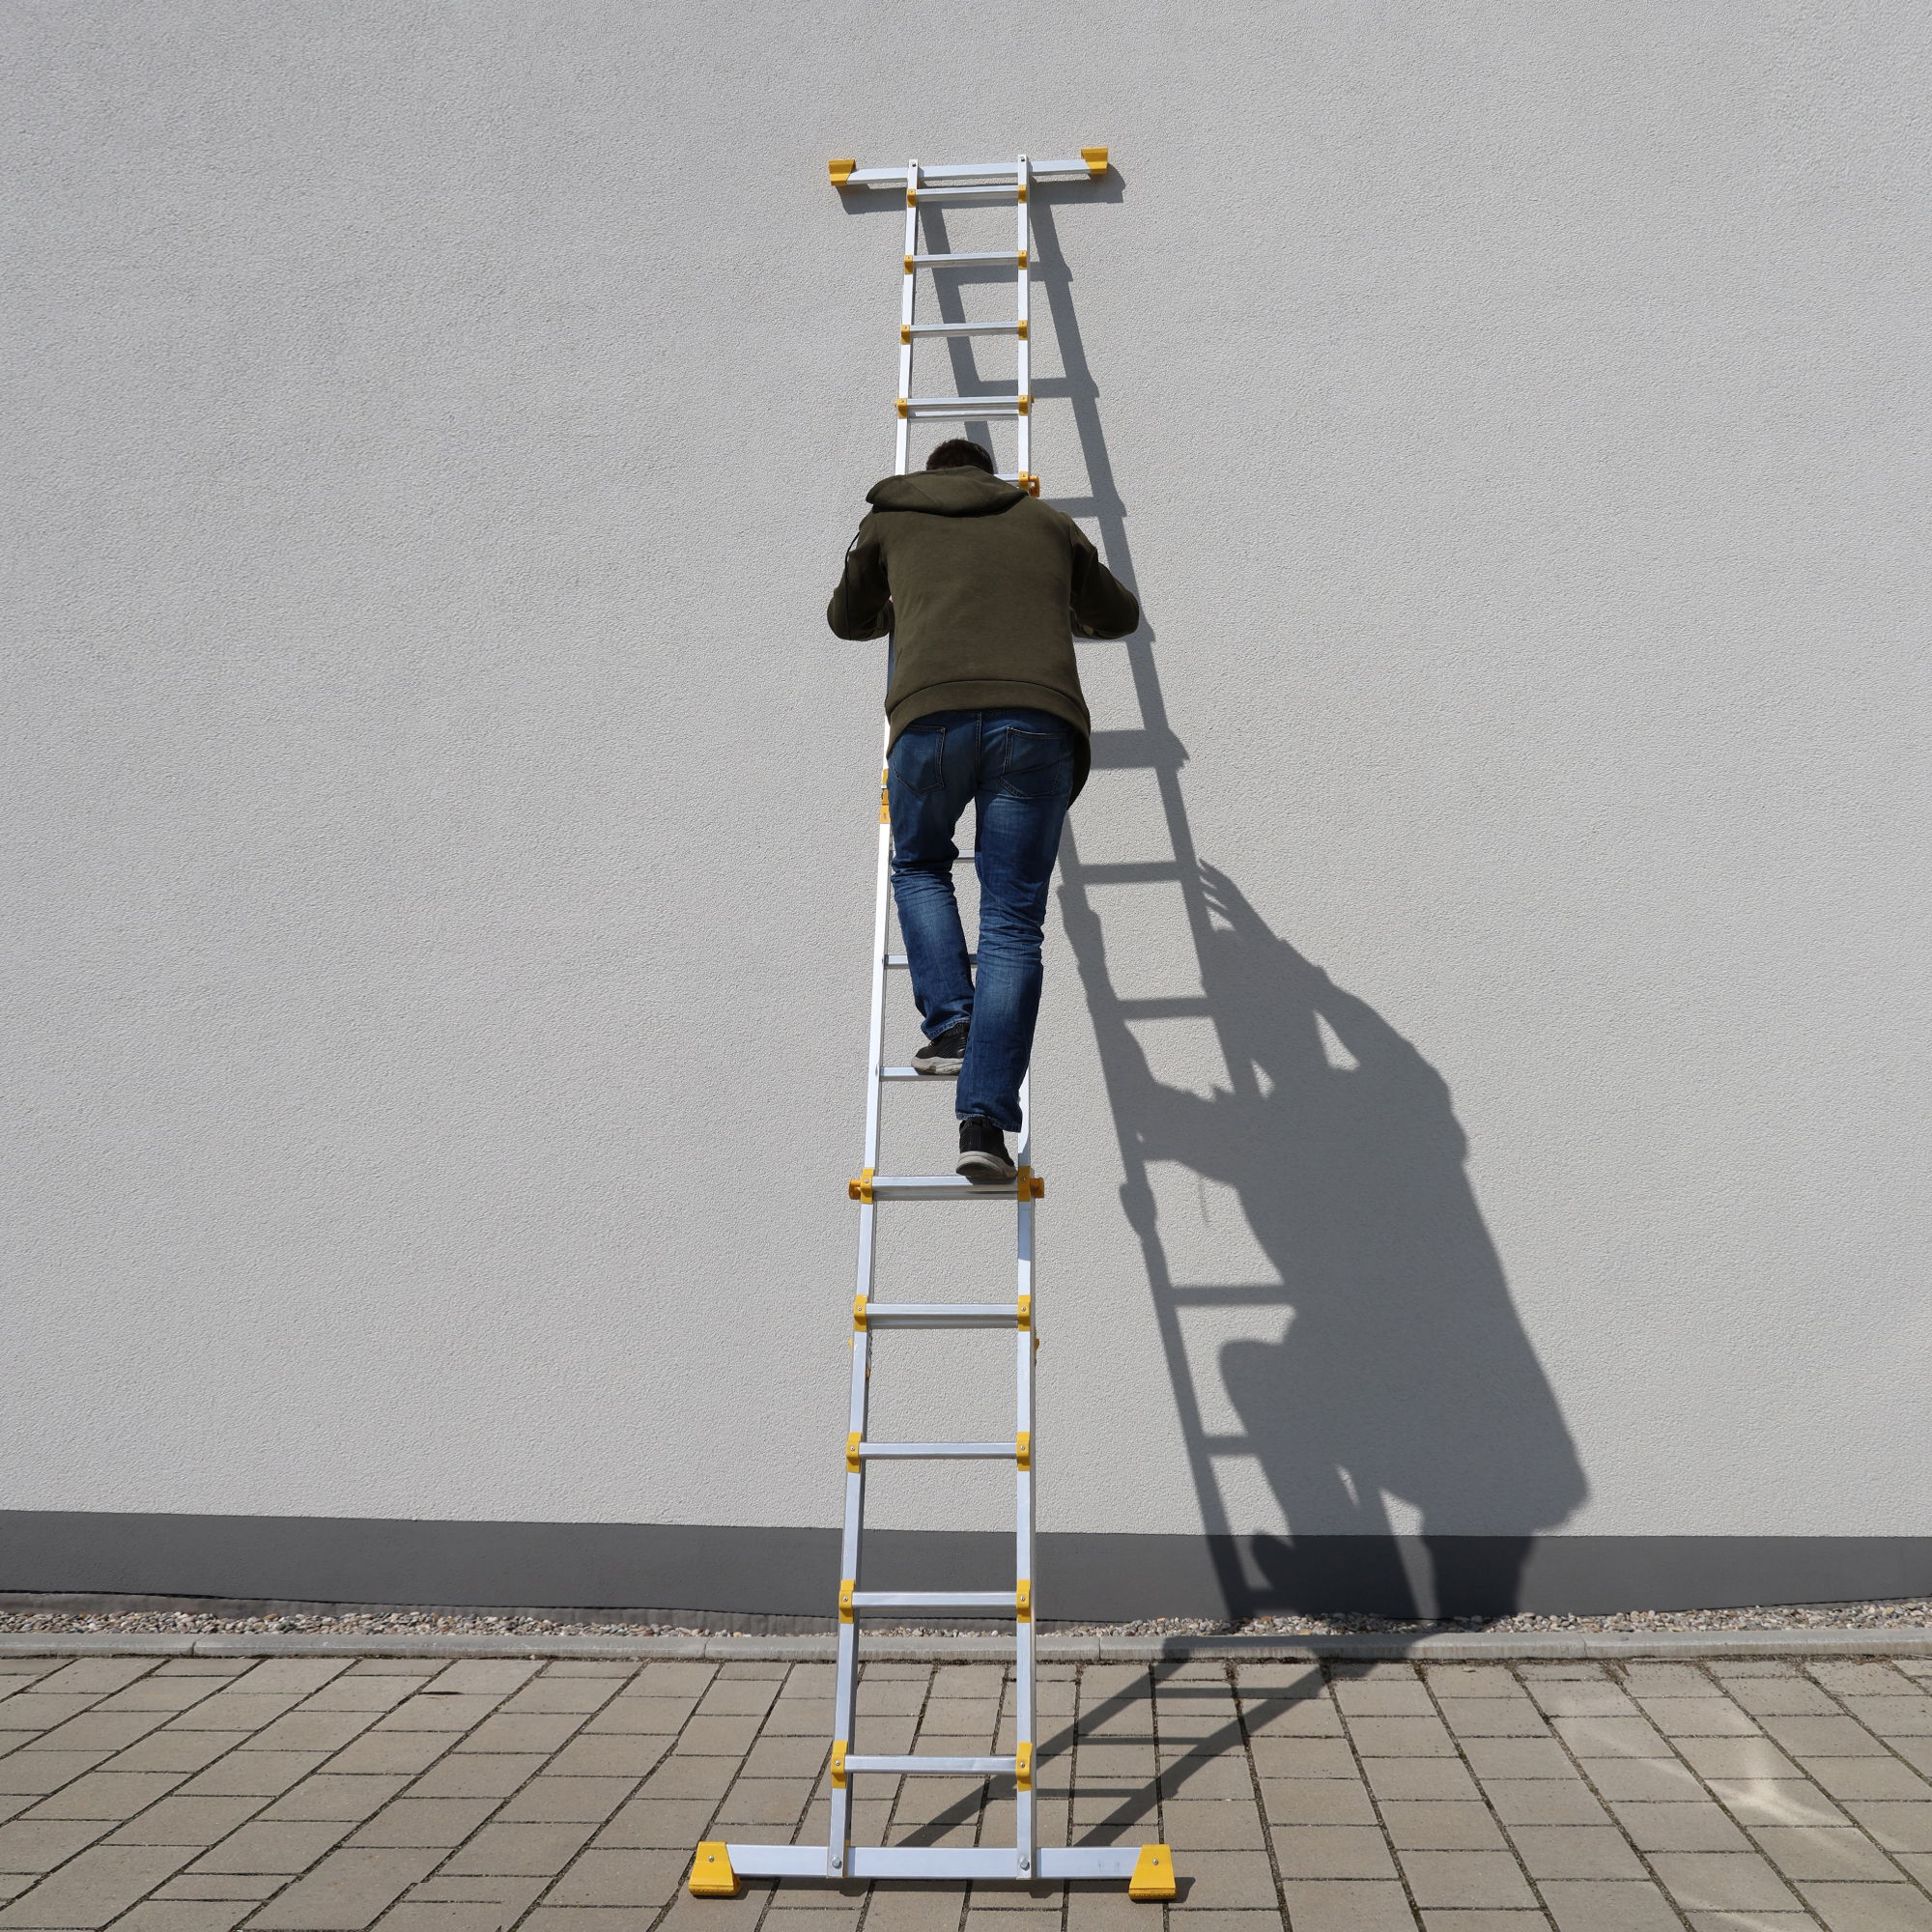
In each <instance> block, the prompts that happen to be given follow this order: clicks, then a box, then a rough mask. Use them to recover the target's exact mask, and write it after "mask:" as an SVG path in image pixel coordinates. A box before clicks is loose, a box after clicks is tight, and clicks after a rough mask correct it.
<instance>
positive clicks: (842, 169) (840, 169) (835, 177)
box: [825, 150, 1104, 187]
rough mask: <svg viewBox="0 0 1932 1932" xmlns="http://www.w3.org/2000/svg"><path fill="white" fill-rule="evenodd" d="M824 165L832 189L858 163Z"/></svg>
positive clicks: (850, 172)
mask: <svg viewBox="0 0 1932 1932" xmlns="http://www.w3.org/2000/svg"><path fill="white" fill-rule="evenodd" d="M1103 152H1104V150H1103ZM825 165H826V168H827V170H828V172H829V173H830V174H831V176H832V185H833V186H834V187H843V186H844V185H845V184H846V183H847V182H848V181H850V180H851V179H852V170H853V169H854V168H856V167H857V166H858V165H859V163H858V162H857V161H827V162H826V164H825Z"/></svg>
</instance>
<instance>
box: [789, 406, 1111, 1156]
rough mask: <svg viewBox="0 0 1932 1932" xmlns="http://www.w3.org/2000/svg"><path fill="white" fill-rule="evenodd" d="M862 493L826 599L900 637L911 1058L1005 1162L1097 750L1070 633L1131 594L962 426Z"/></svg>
mask: <svg viewBox="0 0 1932 1932" xmlns="http://www.w3.org/2000/svg"><path fill="white" fill-rule="evenodd" d="M866 500H867V502H868V503H870V504H871V505H872V511H871V514H870V515H869V516H867V519H866V520H865V522H864V523H863V524H861V525H860V526H859V534H858V535H857V536H856V537H854V538H853V540H852V545H851V548H850V549H849V550H848V551H847V552H846V553H845V570H844V574H843V576H842V577H841V578H840V579H839V582H838V588H837V589H836V590H835V591H834V592H833V593H832V603H831V606H830V608H829V609H828V610H827V611H826V613H825V615H826V622H827V623H829V624H830V625H831V626H832V629H833V631H834V632H835V633H836V634H837V635H838V636H839V637H841V638H855V639H861V638H880V637H884V636H886V635H887V634H888V633H889V632H890V633H891V635H892V639H893V674H892V681H891V683H890V685H889V686H888V688H887V691H886V718H887V723H888V726H889V728H890V731H891V749H890V751H889V753H888V755H887V761H886V763H887V774H888V781H887V796H888V799H889V801H890V805H891V810H892V829H893V898H894V901H895V904H896V906H897V908H898V916H899V929H900V931H901V932H902V933H903V934H904V935H905V949H906V960H907V965H908V968H909V970H910V972H911V976H912V991H913V1001H914V1003H915V1005H917V1007H918V1008H919V1014H920V1024H921V1028H922V1030H923V1033H924V1035H925V1043H924V1045H923V1046H922V1047H921V1048H920V1049H919V1051H918V1052H917V1053H916V1054H915V1055H914V1057H913V1065H914V1066H915V1067H917V1068H918V1069H919V1070H920V1071H921V1072H922V1073H956V1074H957V1075H958V1076H959V1088H958V1094H957V1096H956V1098H955V1100H954V1103H953V1111H954V1113H955V1114H956V1115H957V1116H958V1121H959V1166H958V1172H959V1173H960V1174H962V1175H964V1176H965V1177H966V1179H969V1180H974V1181H980V1182H990V1183H1000V1182H1007V1181H1010V1180H1011V1179H1013V1176H1014V1168H1013V1162H1012V1158H1011V1156H1010V1155H1009V1153H1008V1151H1007V1139H1006V1137H1007V1135H1008V1134H1009V1133H1018V1132H1019V1131H1020V1083H1021V1081H1022V1080H1024V1079H1025V1077H1026V1071H1027V1065H1028V1062H1029V1060H1030V1058H1031V1056H1032V1052H1033V1035H1034V1024H1035V1021H1036V1020H1037V1017H1038V1013H1039V993H1040V933H1041V928H1042V925H1043V923H1044V920H1045V916H1046V895H1047V889H1048V886H1049V885H1050V883H1051V881H1052V878H1053V863H1054V858H1055V856H1056V854H1057V853H1058V852H1059V849H1060V833H1061V827H1062V826H1063V825H1064V823H1065V818H1066V810H1067V808H1068V806H1070V805H1071V804H1072V802H1073V800H1074V799H1075V798H1076V797H1077V796H1078V795H1079V792H1080V787H1081V786H1082V785H1083V784H1084V783H1085V782H1086V781H1087V768H1088V764H1089V761H1090V760H1089V752H1088V734H1089V730H1090V725H1089V720H1088V714H1087V704H1086V700H1085V698H1084V697H1083V696H1082V695H1081V691H1080V668H1079V665H1078V664H1077V662H1076V661H1075V658H1074V654H1073V643H1072V638H1073V634H1075V633H1077V634H1078V635H1079V636H1081V637H1083V638H1122V637H1125V636H1126V634H1127V633H1128V632H1129V631H1131V630H1133V629H1134V628H1135V626H1136V625H1138V624H1139V622H1140V614H1141V613H1140V604H1139V602H1138V601H1137V600H1136V598H1135V597H1134V594H1133V592H1132V591H1130V590H1129V589H1127V587H1126V586H1125V585H1124V584H1123V583H1122V582H1120V580H1119V579H1118V578H1116V577H1115V576H1114V574H1113V573H1112V572H1111V571H1110V570H1109V569H1108V568H1107V566H1106V565H1105V564H1104V563H1102V562H1101V561H1100V558H1099V554H1098V553H1097V552H1096V551H1095V550H1094V546H1093V544H1092V543H1090V542H1089V541H1088V539H1087V537H1086V535H1085V533H1084V532H1083V531H1082V530H1081V529H1080V527H1079V526H1078V525H1076V524H1075V523H1074V522H1073V521H1072V519H1071V518H1069V517H1066V516H1064V515H1062V513H1061V512H1060V511H1058V510H1056V509H1053V508H1051V507H1050V506H1049V505H1047V504H1045V503H1042V502H1041V501H1040V500H1039V499H1038V498H1037V497H1033V496H1031V495H1029V494H1028V492H1027V491H1025V490H1024V489H1022V488H1021V487H1020V486H1019V485H1018V484H1015V483H1007V482H1003V481H1002V480H1001V479H1000V478H999V477H998V476H997V475H996V474H995V473H994V470H993V459H992V457H991V456H990V455H989V454H988V453H987V452H986V451H985V450H984V449H982V448H981V447H980V445H979V444H978V443H976V442H969V441H967V440H965V439H963V438H954V439H953V440H952V441H950V442H942V443H941V444H940V445H939V447H938V448H937V449H935V450H934V451H933V452H932V454H931V455H930V456H929V457H928V458H927V459H926V465H925V470H924V473H923V474H920V475H913V476H903V475H901V476H888V477H887V478H886V479H885V481H884V482H882V483H878V484H875V485H874V486H873V487H872V489H871V490H870V491H869V492H868V493H867V498H866ZM969 803H970V804H972V805H973V806H974V807H975V809H976V819H975V837H974V866H975V868H976V870H977V871H978V873H979V879H980V947H979V955H980V956H979V970H978V974H977V976H976V975H975V974H974V972H973V970H972V968H971V967H970V965H969V963H968V955H967V951H966V939H965V934H964V932H963V930H962V929H961V926H960V923H959V907H958V902H957V900H956V898H955V896H954V895H953V889H952V867H953V864H954V862H955V861H956V860H957V858H958V856H959V851H958V847H957V846H956V845H955V844H954V842H953V837H952V835H953V831H954V828H955V827H956V826H957V825H958V823H959V819H960V815H961V814H962V813H963V812H964V811H965V810H966V807H967V805H968V804H969Z"/></svg>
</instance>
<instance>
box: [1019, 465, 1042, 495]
mask: <svg viewBox="0 0 1932 1932" xmlns="http://www.w3.org/2000/svg"><path fill="white" fill-rule="evenodd" d="M1015 480H1016V481H1017V482H1018V484H1019V486H1020V488H1021V489H1022V490H1024V491H1025V492H1026V493H1027V495H1028V496H1029V497H1037V496H1038V495H1039V478H1038V477H1037V476H1036V475H1035V474H1034V473H1033V471H1032V470H1031V469H1022V470H1021V471H1020V473H1019V475H1018V477H1017V478H1016V479H1015Z"/></svg>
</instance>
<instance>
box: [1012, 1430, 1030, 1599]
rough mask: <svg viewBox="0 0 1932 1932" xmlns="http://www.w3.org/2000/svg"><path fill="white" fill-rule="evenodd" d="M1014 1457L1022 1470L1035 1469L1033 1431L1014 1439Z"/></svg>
mask: <svg viewBox="0 0 1932 1932" xmlns="http://www.w3.org/2000/svg"><path fill="white" fill-rule="evenodd" d="M1013 1455H1014V1458H1015V1460H1016V1461H1017V1462H1018V1463H1019V1465H1020V1467H1021V1468H1022V1469H1031V1468H1032V1467H1033V1431H1032V1430H1031V1429H1022V1430H1021V1431H1020V1433H1019V1434H1018V1435H1015V1436H1014V1437H1013ZM1020 1587H1021V1589H1025V1587H1026V1585H1025V1584H1021V1585H1020Z"/></svg>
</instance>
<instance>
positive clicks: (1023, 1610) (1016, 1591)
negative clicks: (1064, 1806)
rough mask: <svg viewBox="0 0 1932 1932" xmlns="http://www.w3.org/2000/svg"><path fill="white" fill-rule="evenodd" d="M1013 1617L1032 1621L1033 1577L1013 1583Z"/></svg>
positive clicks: (1016, 1619) (1028, 1621) (1026, 1621)
mask: <svg viewBox="0 0 1932 1932" xmlns="http://www.w3.org/2000/svg"><path fill="white" fill-rule="evenodd" d="M1013 1617H1014V1620H1015V1621H1016V1622H1018V1623H1023V1624H1030V1623H1032V1622H1033V1578H1032V1577H1021V1578H1020V1580H1019V1581H1018V1582H1017V1583H1015V1584H1014V1585H1013ZM1027 1748H1029V1749H1031V1748H1032V1747H1031V1746H1029V1747H1027ZM1020 1788H1021V1789H1022V1790H1024V1789H1025V1788H1026V1787H1025V1786H1024V1785H1022V1786H1021V1787H1020Z"/></svg>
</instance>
